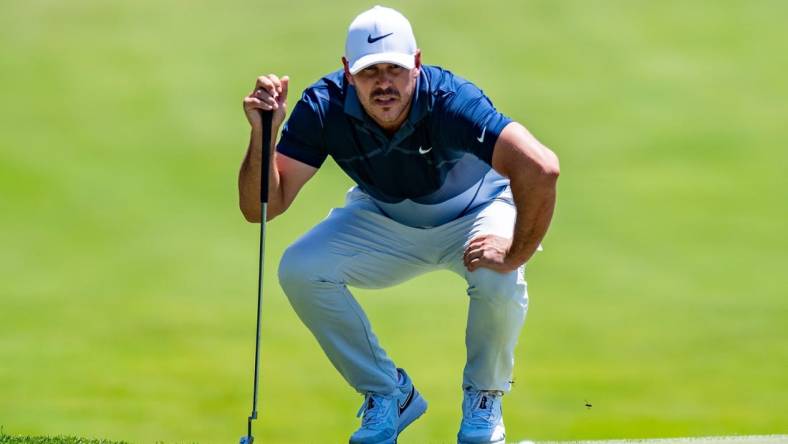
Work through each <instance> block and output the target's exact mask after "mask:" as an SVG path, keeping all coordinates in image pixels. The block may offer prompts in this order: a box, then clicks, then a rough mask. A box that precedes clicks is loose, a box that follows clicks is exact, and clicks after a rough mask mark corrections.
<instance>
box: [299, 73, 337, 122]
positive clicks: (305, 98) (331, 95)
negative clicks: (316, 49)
mask: <svg viewBox="0 0 788 444" xmlns="http://www.w3.org/2000/svg"><path fill="white" fill-rule="evenodd" d="M344 98H345V90H344V75H343V72H342V70H337V71H334V72H331V73H328V74H326V75H324V76H323V77H321V78H320V79H318V80H317V81H316V82H314V83H313V84H311V85H309V86H307V87H306V88H305V89H304V92H303V93H302V94H301V101H302V102H305V104H307V105H309V107H310V108H312V109H313V110H314V111H315V112H319V113H320V114H325V113H326V112H327V111H328V110H329V109H330V108H331V107H332V106H342V104H343V102H344Z"/></svg>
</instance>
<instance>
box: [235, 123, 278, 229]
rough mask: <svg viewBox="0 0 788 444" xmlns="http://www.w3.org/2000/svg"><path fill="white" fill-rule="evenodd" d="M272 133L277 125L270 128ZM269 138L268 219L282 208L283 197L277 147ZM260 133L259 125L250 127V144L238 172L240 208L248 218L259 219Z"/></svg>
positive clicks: (254, 220) (276, 214)
mask: <svg viewBox="0 0 788 444" xmlns="http://www.w3.org/2000/svg"><path fill="white" fill-rule="evenodd" d="M272 132H273V134H277V128H273V129H272ZM275 146H276V145H275V143H274V142H273V141H272V143H271V150H270V153H271V155H270V157H269V159H268V161H269V162H271V168H270V173H269V175H268V209H267V218H266V219H267V220H271V219H273V218H274V217H276V216H278V215H279V214H281V213H282V212H284V210H285V208H284V199H283V197H282V187H281V176H280V174H279V171H278V169H277V168H276V162H275V157H276V149H275ZM261 148H262V134H261V130H259V129H254V128H253V129H252V132H251V134H250V137H249V147H248V148H247V150H246V157H245V158H244V161H243V163H242V164H241V171H240V173H239V175H238V193H239V204H240V207H241V212H242V213H243V215H244V217H245V218H246V220H248V221H249V222H260V221H261V219H262V217H261V214H260V212H261V207H260V175H261V174H262V162H261V157H262V156H261Z"/></svg>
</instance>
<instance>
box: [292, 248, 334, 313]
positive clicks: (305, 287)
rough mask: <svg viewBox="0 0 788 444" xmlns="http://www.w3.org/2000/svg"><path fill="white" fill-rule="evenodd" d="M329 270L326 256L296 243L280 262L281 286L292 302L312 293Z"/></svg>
mask: <svg viewBox="0 0 788 444" xmlns="http://www.w3.org/2000/svg"><path fill="white" fill-rule="evenodd" d="M327 270H330V266H329V264H327V263H326V259H325V256H324V255H322V254H319V253H318V252H316V251H315V250H313V249H312V248H309V246H308V245H305V244H303V243H299V242H296V243H295V244H293V245H291V246H290V247H288V248H287V249H286V250H285V252H284V254H283V255H282V259H281V260H280V261H279V284H280V285H281V286H282V289H283V290H284V291H285V294H286V295H287V297H288V298H290V300H291V301H292V300H293V299H294V298H297V297H299V295H309V294H310V293H312V291H311V290H312V287H314V285H315V284H316V283H319V282H320V281H321V280H323V277H324V276H325V275H326V272H327Z"/></svg>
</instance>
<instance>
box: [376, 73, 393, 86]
mask: <svg viewBox="0 0 788 444" xmlns="http://www.w3.org/2000/svg"><path fill="white" fill-rule="evenodd" d="M392 83H393V82H392V81H391V76H389V73H388V72H386V70H385V69H381V70H378V75H377V77H375V84H376V85H379V86H386V85H391V84H392Z"/></svg>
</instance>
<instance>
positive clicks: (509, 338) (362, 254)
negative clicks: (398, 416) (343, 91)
mask: <svg viewBox="0 0 788 444" xmlns="http://www.w3.org/2000/svg"><path fill="white" fill-rule="evenodd" d="M514 220H515V208H514V205H513V204H512V201H511V198H507V197H499V198H497V199H495V200H493V201H492V202H490V203H489V204H486V205H483V206H481V207H480V208H478V209H476V210H475V211H473V212H472V213H470V214H467V215H465V216H463V217H461V218H459V219H456V220H453V221H451V222H448V223H446V224H444V225H441V226H438V227H434V228H413V227H409V226H407V225H402V224H400V223H398V222H396V221H394V220H393V219H391V218H389V217H388V216H386V215H384V214H382V213H381V212H380V210H379V209H378V208H377V206H376V205H375V204H374V203H373V202H372V200H371V199H370V198H369V196H367V195H366V194H364V193H363V192H361V191H360V190H358V189H357V188H354V189H351V191H350V192H349V193H348V195H347V199H346V202H345V206H344V207H342V208H335V209H333V210H332V211H331V212H330V213H329V215H328V217H326V219H324V220H323V221H322V222H320V223H319V224H318V225H317V226H315V227H314V228H313V229H312V230H310V231H309V232H307V233H306V234H305V235H304V236H303V237H301V238H300V239H298V240H297V241H296V242H295V243H294V244H293V245H291V246H290V247H289V248H288V249H287V250H286V251H285V253H284V255H283V256H282V261H281V263H280V265H279V282H280V284H281V285H282V288H283V289H284V291H285V293H286V294H287V297H288V298H289V299H290V303H291V304H292V306H293V308H294V309H295V311H296V313H297V314H298V316H299V317H300V318H301V320H302V321H303V322H304V324H305V325H306V326H307V327H308V328H309V329H310V330H311V332H312V334H313V335H314V336H315V338H317V341H318V342H319V343H320V346H321V347H322V348H323V351H324V352H325V353H326V355H327V356H328V358H329V360H330V361H331V363H332V364H333V365H334V366H335V367H336V369H337V370H338V371H339V372H340V373H341V374H342V376H343V377H344V378H345V380H347V382H348V383H349V384H350V385H351V386H352V387H353V388H355V389H356V390H357V391H358V392H361V393H366V392H375V393H381V394H389V393H391V392H393V391H394V390H395V389H396V386H397V370H396V366H395V365H394V363H393V362H392V360H391V358H389V356H388V355H387V354H386V352H385V351H384V350H383V348H381V346H380V344H379V343H378V339H377V337H376V336H375V334H374V333H373V332H372V328H371V326H370V324H369V320H368V319H367V316H366V315H365V314H364V311H363V310H362V308H361V306H360V305H359V304H358V302H357V301H356V299H355V298H354V297H353V295H352V294H351V293H350V291H348V286H352V287H358V288H384V287H390V286H392V285H395V284H397V283H400V282H403V281H406V280H408V279H410V278H413V277H415V276H417V275H420V274H422V273H426V272H429V271H433V270H439V269H449V270H452V271H454V272H455V273H457V274H459V275H460V276H462V277H463V278H465V280H466V281H467V283H468V291H467V293H468V296H469V297H470V306H469V309H468V324H467V327H466V333H465V344H466V348H467V360H466V365H465V371H464V373H463V386H464V387H470V388H474V389H477V390H501V391H504V392H508V391H509V390H510V388H511V383H510V379H511V376H512V367H513V365H514V348H515V345H516V344H517V338H518V336H519V334H520V330H521V328H522V325H523V322H524V320H525V314H526V311H527V308H528V295H527V290H526V283H525V279H524V277H523V272H524V267H522V268H521V269H520V270H518V271H514V272H511V273H508V274H502V273H498V272H495V271H492V270H489V269H485V268H481V269H478V270H476V271H474V272H472V273H471V272H468V270H467V269H466V268H465V266H464V265H463V260H462V257H463V252H464V249H465V246H466V245H467V244H468V242H470V240H471V239H472V238H474V237H476V236H478V235H481V234H496V235H499V236H504V237H511V236H512V232H513V229H514ZM435 322H436V324H439V323H440V319H435Z"/></svg>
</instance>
